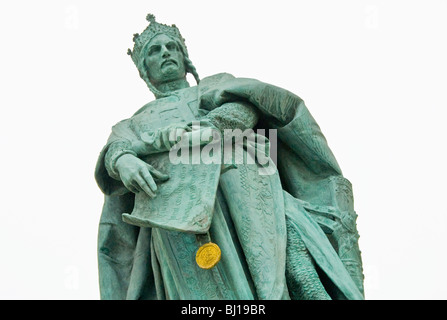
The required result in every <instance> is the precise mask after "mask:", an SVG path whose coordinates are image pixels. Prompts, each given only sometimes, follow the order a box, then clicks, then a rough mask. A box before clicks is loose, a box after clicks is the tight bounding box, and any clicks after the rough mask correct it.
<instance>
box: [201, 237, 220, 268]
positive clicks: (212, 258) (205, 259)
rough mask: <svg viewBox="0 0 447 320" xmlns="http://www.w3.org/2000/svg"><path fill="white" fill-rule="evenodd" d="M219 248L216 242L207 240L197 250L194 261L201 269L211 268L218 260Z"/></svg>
mask: <svg viewBox="0 0 447 320" xmlns="http://www.w3.org/2000/svg"><path fill="white" fill-rule="evenodd" d="M220 256H221V252H220V248H219V246H218V245H217V244H215V243H212V242H209V243H205V244H204V245H203V246H201V247H200V248H199V250H197V253H196V262H197V264H198V265H199V267H200V268H202V269H211V268H212V267H214V266H215V265H216V264H217V263H218V262H219V261H220Z"/></svg>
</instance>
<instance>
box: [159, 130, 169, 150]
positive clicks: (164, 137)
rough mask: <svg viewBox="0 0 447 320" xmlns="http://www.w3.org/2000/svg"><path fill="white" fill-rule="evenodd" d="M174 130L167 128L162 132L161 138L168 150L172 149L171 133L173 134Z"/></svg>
mask: <svg viewBox="0 0 447 320" xmlns="http://www.w3.org/2000/svg"><path fill="white" fill-rule="evenodd" d="M171 131H172V130H166V131H163V132H162V134H161V140H162V143H163V145H164V146H165V148H166V150H170V149H171V144H170V143H169V135H170V134H171Z"/></svg>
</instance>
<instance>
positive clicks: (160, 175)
mask: <svg viewBox="0 0 447 320" xmlns="http://www.w3.org/2000/svg"><path fill="white" fill-rule="evenodd" d="M148 168H149V172H150V173H151V177H154V178H156V179H158V180H160V181H166V180H168V179H169V175H167V174H165V173H162V172H160V171H158V170H157V169H155V168H154V167H152V166H148Z"/></svg>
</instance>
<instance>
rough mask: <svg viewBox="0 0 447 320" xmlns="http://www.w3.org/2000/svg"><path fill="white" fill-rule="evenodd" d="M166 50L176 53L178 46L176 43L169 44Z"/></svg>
mask: <svg viewBox="0 0 447 320" xmlns="http://www.w3.org/2000/svg"><path fill="white" fill-rule="evenodd" d="M166 49H168V50H169V51H175V50H177V45H176V44H175V43H174V42H169V43H168V44H167V45H166Z"/></svg>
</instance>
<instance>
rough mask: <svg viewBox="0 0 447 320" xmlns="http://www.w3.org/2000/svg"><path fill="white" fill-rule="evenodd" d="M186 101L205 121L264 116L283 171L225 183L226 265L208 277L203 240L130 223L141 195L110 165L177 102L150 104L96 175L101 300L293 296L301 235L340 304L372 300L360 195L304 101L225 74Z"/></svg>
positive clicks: (236, 175)
mask: <svg viewBox="0 0 447 320" xmlns="http://www.w3.org/2000/svg"><path fill="white" fill-rule="evenodd" d="M182 94H183V95H182V99H186V100H185V101H184V102H185V103H187V104H188V106H189V107H190V108H191V110H193V112H194V113H195V116H197V117H199V116H200V115H203V114H206V113H207V112H209V111H210V110H214V109H215V108H219V107H220V106H221V105H222V104H224V103H225V102H229V101H243V102H246V103H250V104H251V105H253V106H254V107H255V108H256V109H257V110H258V112H259V114H260V115H261V117H260V120H259V122H258V124H257V125H256V127H255V128H254V129H259V128H262V129H276V132H277V138H278V139H277V145H276V146H274V148H275V149H276V155H277V156H276V167H277V169H278V170H277V171H276V172H275V173H274V174H270V175H260V174H259V170H257V165H256V164H251V165H249V164H247V165H238V166H237V168H234V169H231V170H228V171H226V172H224V173H222V174H221V175H220V177H219V184H218V188H217V191H216V195H215V205H214V208H213V213H212V222H211V226H210V229H209V234H210V237H211V239H212V240H213V242H216V243H217V244H218V245H219V246H220V248H221V250H222V259H221V261H220V262H219V263H218V264H217V266H216V267H214V268H212V269H210V270H204V269H200V268H199V267H198V266H197V265H196V263H195V260H194V259H195V252H196V251H197V249H198V247H199V245H200V241H199V237H198V236H196V235H194V234H192V233H185V232H179V231H173V230H165V229H163V228H151V227H138V226H135V225H132V224H128V223H126V222H124V221H123V219H122V214H123V213H129V212H132V210H133V207H134V204H135V194H133V193H131V192H129V191H128V190H127V189H126V188H125V187H124V186H123V184H122V182H121V181H120V180H119V179H118V178H117V177H115V178H112V177H111V176H110V173H109V172H108V170H107V168H106V163H105V162H106V154H107V152H108V151H109V148H110V145H111V144H113V143H114V142H117V141H120V140H125V141H132V140H135V139H138V137H139V134H140V133H141V132H138V131H139V130H142V129H141V128H142V126H141V125H138V121H140V124H141V121H143V122H144V119H145V117H150V116H151V113H153V112H157V110H156V108H153V106H154V104H155V103H158V104H160V103H162V102H163V101H164V100H165V101H166V102H167V103H168V102H169V99H171V98H170V97H167V98H161V99H157V100H156V101H153V102H150V103H148V104H147V105H145V106H144V107H143V108H141V109H140V110H139V111H137V113H135V114H134V116H132V117H131V118H129V119H126V120H123V121H121V122H119V123H118V124H117V125H115V126H114V127H113V128H112V133H111V135H110V137H109V139H108V141H107V144H106V145H105V147H104V148H103V150H102V151H101V153H100V155H99V159H98V162H97V166H96V169H95V178H96V181H97V183H98V186H99V187H100V189H101V190H102V191H103V193H104V206H103V210H102V214H101V218H100V224H99V232H98V265H99V283H100V293H101V299H289V298H293V297H294V296H295V295H294V293H293V292H292V291H293V290H295V289H294V288H295V287H294V286H293V285H291V283H290V280H289V278H290V276H289V278H288V277H286V274H289V275H290V274H293V272H295V271H296V270H298V271H299V269H300V264H298V263H296V262H295V261H294V259H293V257H294V252H295V251H296V250H298V248H295V247H294V241H291V239H292V238H293V237H294V234H295V236H297V237H298V238H299V239H301V240H302V243H304V245H305V250H306V252H308V253H309V254H310V256H311V257H312V259H313V261H314V267H315V269H316V270H317V272H318V276H319V278H320V280H321V281H322V283H323V284H324V287H325V288H326V290H327V292H328V293H329V294H330V297H331V298H333V299H363V273H362V264H361V257H360V250H359V248H358V233H357V229H356V224H355V219H356V213H355V211H354V208H353V196H352V187H351V184H350V183H349V181H348V180H347V179H346V178H344V177H343V175H342V172H341V169H340V167H339V165H338V163H337V161H336V159H335V157H334V155H333V153H332V152H331V150H330V148H329V147H328V144H327V142H326V139H325V138H324V136H323V134H322V133H321V130H320V128H319V126H318V125H317V123H316V122H315V120H314V119H313V117H312V116H311V114H310V112H309V111H308V109H307V107H306V106H305V104H304V101H303V100H302V99H301V98H299V97H298V96H296V95H295V94H293V93H291V92H289V91H287V90H285V89H282V88H278V87H276V86H273V85H270V84H266V83H263V82H260V81H257V80H254V79H245V78H235V77H233V76H231V75H229V74H225V73H223V74H217V75H214V76H211V77H208V78H205V79H203V80H202V81H201V82H200V84H199V85H198V86H196V87H191V88H187V89H183V90H182ZM137 119H140V120H138V121H137ZM141 119H143V120H141ZM136 121H137V122H136ZM136 123H137V125H136ZM167 173H168V174H169V172H167ZM292 276H293V275H292ZM311 285H312V284H311Z"/></svg>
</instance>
